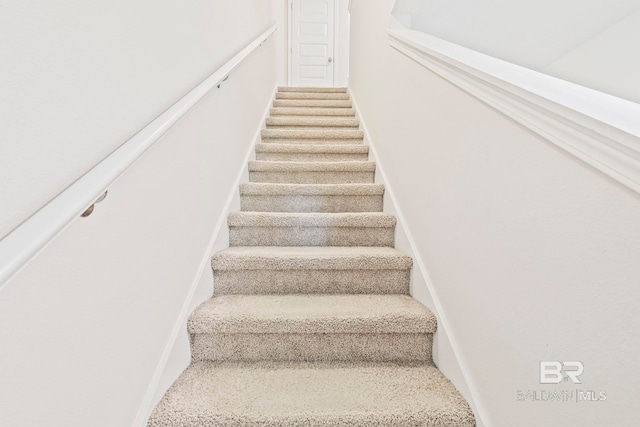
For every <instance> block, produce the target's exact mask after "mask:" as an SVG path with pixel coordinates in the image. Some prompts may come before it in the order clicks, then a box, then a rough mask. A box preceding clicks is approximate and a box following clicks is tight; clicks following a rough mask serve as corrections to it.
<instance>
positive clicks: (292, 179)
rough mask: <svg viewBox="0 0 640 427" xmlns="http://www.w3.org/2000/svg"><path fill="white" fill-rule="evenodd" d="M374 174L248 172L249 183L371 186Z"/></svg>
mask: <svg viewBox="0 0 640 427" xmlns="http://www.w3.org/2000/svg"><path fill="white" fill-rule="evenodd" d="M373 180H374V172H261V171H255V172H249V181H251V182H265V183H279V184H373Z"/></svg>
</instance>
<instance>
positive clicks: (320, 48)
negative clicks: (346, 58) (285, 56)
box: [290, 0, 335, 87]
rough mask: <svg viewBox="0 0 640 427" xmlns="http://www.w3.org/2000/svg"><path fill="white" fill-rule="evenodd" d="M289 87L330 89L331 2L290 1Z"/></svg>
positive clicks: (329, 0) (330, 0)
mask: <svg viewBox="0 0 640 427" xmlns="http://www.w3.org/2000/svg"><path fill="white" fill-rule="evenodd" d="M292 6H293V9H292V15H291V52H290V54H291V83H292V85H293V86H307V87H308V86H318V87H333V79H334V77H333V72H334V61H333V59H334V58H333V55H334V25H335V23H334V18H335V15H334V10H335V0H293V3H292Z"/></svg>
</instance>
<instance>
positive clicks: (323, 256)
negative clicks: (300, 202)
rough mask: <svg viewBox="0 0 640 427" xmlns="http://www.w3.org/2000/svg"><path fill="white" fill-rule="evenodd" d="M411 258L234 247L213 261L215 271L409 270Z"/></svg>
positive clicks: (389, 251)
mask: <svg viewBox="0 0 640 427" xmlns="http://www.w3.org/2000/svg"><path fill="white" fill-rule="evenodd" d="M412 264H413V261H412V259H411V257H410V256H408V255H406V254H404V253H403V252H400V251H398V250H397V249H394V248H390V247H339V246H334V247H327V246H308V247H286V246H280V247H279V246H262V247H261V246H249V247H232V248H228V249H225V250H223V251H220V252H217V253H216V254H215V255H214V256H213V257H212V259H211V266H212V268H213V269H214V271H216V270H256V269H263V270H407V269H409V268H411V266H412Z"/></svg>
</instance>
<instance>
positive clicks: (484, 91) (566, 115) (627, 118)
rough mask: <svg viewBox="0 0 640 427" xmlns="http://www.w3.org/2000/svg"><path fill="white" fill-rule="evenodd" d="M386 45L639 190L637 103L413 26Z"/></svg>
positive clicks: (639, 111)
mask: <svg viewBox="0 0 640 427" xmlns="http://www.w3.org/2000/svg"><path fill="white" fill-rule="evenodd" d="M389 40H390V45H391V47H393V48H394V49H396V50H398V51H399V52H401V53H403V54H404V55H406V56H408V57H409V58H411V59H413V60H415V61H416V62H417V63H419V64H421V65H423V66H424V67H426V68H428V69H429V70H431V71H433V72H434V73H436V74H438V75H440V76H441V77H443V78H445V79H446V80H448V81H450V82H451V83H453V84H455V85H456V86H458V87H460V88H461V89H463V90H465V91H467V92H469V93H470V94H472V95H473V96H475V97H477V98H479V99H480V100H482V101H483V102H485V103H487V104H489V105H491V106H492V107H494V108H495V109H497V110H499V111H501V112H502V113H504V114H505V115H507V116H509V117H510V118H511V119H513V120H515V121H517V122H519V123H520V124H522V125H523V126H525V127H527V128H529V129H530V130H532V131H534V132H536V133H538V134H539V135H541V136H543V137H544V138H545V139H547V140H548V141H550V142H552V143H554V144H556V145H557V146H559V147H560V148H562V149H564V150H566V151H567V152H569V153H571V154H572V155H574V156H575V157H577V158H579V159H581V160H582V161H584V162H585V163H588V164H589V165H591V166H592V167H594V168H596V169H598V170H600V171H601V172H603V173H605V174H607V175H609V176H610V177H612V178H613V179H615V180H617V181H619V182H620V183H622V184H624V185H626V186H627V187H629V188H631V189H632V190H635V191H637V192H640V104H636V103H634V102H631V101H627V100H624V99H621V98H617V97H615V96H612V95H608V94H606V93H602V92H598V91H596V90H593V89H589V88H587V87H584V86H580V85H577V84H575V83H571V82H568V81H565V80H561V79H558V78H556V77H552V76H549V75H546V74H543V73H540V72H538V71H534V70H530V69H528V68H524V67H521V66H518V65H515V64H512V63H509V62H506V61H502V60H499V59H496V58H493V57H491V56H488V55H485V54H482V53H480V52H476V51H473V50H471V49H467V48H465V47H462V46H459V45H456V44H454V43H451V42H448V41H445V40H442V39H439V38H436V37H433V36H430V35H428V34H425V33H422V32H419V31H413V30H390V31H389Z"/></svg>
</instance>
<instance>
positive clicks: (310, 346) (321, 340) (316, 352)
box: [191, 334, 433, 362]
mask: <svg viewBox="0 0 640 427" xmlns="http://www.w3.org/2000/svg"><path fill="white" fill-rule="evenodd" d="M432 342H433V335H432V334H195V335H192V336H191V344H192V358H193V361H203V360H208V361H219V362H257V361H264V360H269V361H299V362H302V361H332V362H333V361H350V362H358V361H360V362H418V361H419V362H429V361H430V360H431V345H432Z"/></svg>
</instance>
